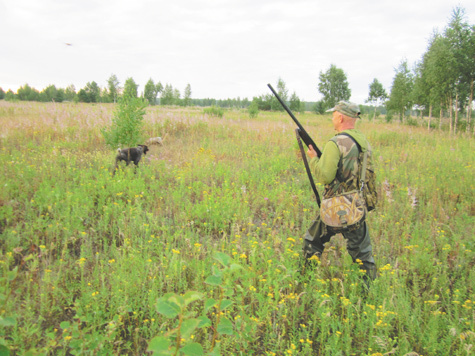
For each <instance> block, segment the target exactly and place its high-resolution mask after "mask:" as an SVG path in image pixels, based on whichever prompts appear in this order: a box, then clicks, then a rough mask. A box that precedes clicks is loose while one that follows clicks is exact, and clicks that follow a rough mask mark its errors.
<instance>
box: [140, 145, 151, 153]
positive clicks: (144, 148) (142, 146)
mask: <svg viewBox="0 0 475 356" xmlns="http://www.w3.org/2000/svg"><path fill="white" fill-rule="evenodd" d="M137 148H138V149H141V150H142V152H143V154H144V155H146V154H147V152H148V151H149V149H148V146H146V145H137Z"/></svg>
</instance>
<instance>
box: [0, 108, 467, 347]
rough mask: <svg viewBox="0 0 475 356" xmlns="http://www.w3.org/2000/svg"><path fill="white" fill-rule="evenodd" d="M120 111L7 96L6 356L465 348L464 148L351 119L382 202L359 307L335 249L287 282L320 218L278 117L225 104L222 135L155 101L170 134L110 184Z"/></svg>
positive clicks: (320, 129)
mask: <svg viewBox="0 0 475 356" xmlns="http://www.w3.org/2000/svg"><path fill="white" fill-rule="evenodd" d="M113 109H114V106H113V105H84V104H82V105H72V104H69V103H56V104H53V103H46V104H34V103H33V104H32V103H27V104H25V103H23V102H5V101H2V102H0V123H1V125H0V127H1V128H2V130H3V131H2V132H0V133H2V134H4V133H5V132H8V135H6V136H3V138H2V140H3V141H2V143H3V145H2V154H1V155H0V170H1V171H0V174H2V177H3V184H2V189H1V190H0V201H1V202H2V205H1V206H0V229H1V234H2V243H1V246H0V294H1V296H0V317H1V318H2V321H1V322H0V339H2V337H3V339H2V340H1V341H0V352H6V351H5V350H7V349H8V350H9V352H10V354H12V355H58V356H66V355H105V356H109V355H111V356H112V355H145V354H148V353H149V354H152V353H156V354H166V355H170V354H172V355H173V354H187V355H193V354H196V355H202V354H204V355H218V354H220V355H272V354H276V355H291V354H292V355H322V356H330V355H331V356H333V355H351V354H356V355H365V356H372V355H378V354H394V355H407V354H411V353H412V354H416V353H417V354H419V355H426V356H438V355H466V354H467V350H470V347H471V346H470V345H473V343H474V338H473V328H474V321H473V308H474V306H475V305H474V303H473V290H474V288H475V271H474V269H473V263H472V262H473V260H474V251H475V243H474V241H473V236H474V233H475V232H474V229H475V224H474V222H475V221H474V216H473V213H472V205H473V201H474V190H473V189H470V187H471V184H472V183H471V182H472V181H473V176H474V167H473V163H472V162H473V142H472V141H471V140H470V139H467V137H465V136H464V137H457V136H453V135H452V136H451V137H449V135H447V134H446V133H445V132H440V133H439V132H438V131H435V132H434V131H431V132H428V131H427V130H426V129H425V128H421V127H405V126H401V125H400V124H399V123H397V124H394V125H393V124H391V123H389V124H387V123H384V122H369V121H368V120H362V121H361V122H359V125H361V126H360V129H361V130H362V131H363V132H365V134H366V135H367V136H368V138H369V140H370V142H371V145H372V147H373V152H374V155H375V157H376V158H377V159H376V160H375V161H374V163H375V165H376V166H375V168H376V173H377V188H378V189H379V192H380V195H379V197H380V199H379V202H378V207H377V209H376V210H375V211H374V212H372V213H370V214H369V215H368V217H367V219H368V225H369V227H370V234H371V238H372V241H373V250H374V254H375V259H376V262H377V265H378V267H379V274H380V275H379V277H378V278H377V279H376V281H375V282H374V283H373V284H372V285H371V288H370V289H369V291H367V293H366V294H364V295H363V293H362V283H363V282H362V279H361V272H360V271H359V266H358V264H356V263H353V261H352V260H351V258H350V257H349V255H348V254H347V252H346V243H345V241H344V239H343V238H342V237H341V236H335V237H334V238H333V239H332V240H331V241H330V242H328V244H327V246H326V249H325V253H324V254H323V256H322V260H321V264H320V265H319V266H318V268H315V269H314V270H312V271H309V272H308V273H306V274H301V273H300V271H299V265H300V259H301V248H302V242H303V241H302V237H303V234H304V232H305V230H306V228H308V226H309V225H310V223H311V221H312V220H313V219H314V217H315V214H316V213H318V210H317V207H316V204H315V201H314V200H313V198H312V194H311V190H310V189H309V185H308V181H307V178H306V175H305V169H304V167H303V165H302V162H301V160H300V158H299V156H298V155H297V152H296V150H295V149H294V144H293V142H295V136H294V133H293V129H294V124H293V123H292V122H289V121H290V120H289V118H288V117H287V116H286V115H282V114H281V113H272V112H260V113H259V117H258V118H256V119H252V120H250V119H248V117H247V112H245V111H243V110H232V111H231V110H230V111H227V112H226V116H227V120H226V124H225V125H223V121H222V120H210V119H209V118H208V117H204V116H203V111H202V109H201V108H189V107H188V108H186V109H184V108H178V107H173V108H170V107H160V106H155V107H150V108H148V109H147V112H148V115H147V116H146V117H145V119H144V131H145V132H147V133H162V132H166V133H167V138H166V139H165V141H164V142H166V145H165V146H163V147H161V148H157V147H155V148H153V149H152V152H150V156H149V155H148V156H147V158H150V159H147V160H146V161H145V162H144V164H143V165H142V164H141V166H140V169H138V170H137V173H136V174H134V173H133V172H132V171H131V170H124V171H118V172H117V173H116V175H114V176H112V172H111V168H112V166H113V155H112V154H111V152H110V150H109V149H108V148H106V147H104V145H102V144H101V143H102V142H103V140H102V136H101V132H100V130H99V127H102V126H104V125H106V124H108V123H109V120H110V117H111V116H112V110H113ZM91 118H94V123H95V125H91V121H90V120H91ZM299 119H301V120H300V121H301V122H302V124H303V125H304V126H305V127H306V128H307V129H308V130H309V133H310V134H311V135H312V137H314V139H315V140H316V141H317V142H322V143H323V142H325V141H327V140H328V139H329V138H331V137H332V136H333V134H334V133H333V127H332V125H331V122H329V120H328V115H325V116H320V115H315V114H313V113H312V114H308V113H302V114H300V117H299ZM154 150H156V151H154ZM461 182H462V183H466V184H461ZM317 187H318V189H319V190H320V191H321V190H322V189H323V187H322V186H317ZM236 266H240V267H236ZM15 268H17V269H16V272H14V270H15ZM15 273H16V277H14V274H15ZM7 279H8V280H9V282H7ZM8 295H9V297H8ZM180 318H181V319H180ZM180 323H181V324H180ZM178 333H180V337H179V338H178V337H177V336H178ZM213 339H214V340H215V342H214V348H212V341H213ZM177 345H178V346H179V347H178V350H177ZM147 349H148V350H149V351H147Z"/></svg>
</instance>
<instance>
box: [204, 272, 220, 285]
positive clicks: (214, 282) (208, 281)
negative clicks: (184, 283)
mask: <svg viewBox="0 0 475 356" xmlns="http://www.w3.org/2000/svg"><path fill="white" fill-rule="evenodd" d="M205 283H206V284H211V285H212V286H220V285H221V284H222V283H223V278H222V277H221V276H217V275H215V274H213V275H211V276H208V278H206V280H205Z"/></svg>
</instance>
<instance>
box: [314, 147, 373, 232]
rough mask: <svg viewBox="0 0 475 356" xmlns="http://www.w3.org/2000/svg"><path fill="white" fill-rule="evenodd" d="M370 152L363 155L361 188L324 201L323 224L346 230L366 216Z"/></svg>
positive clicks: (321, 211)
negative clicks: (367, 170)
mask: <svg viewBox="0 0 475 356" xmlns="http://www.w3.org/2000/svg"><path fill="white" fill-rule="evenodd" d="M367 159H368V152H365V153H364V155H363V164H362V169H361V180H360V182H361V188H360V189H356V190H352V191H350V192H346V193H342V194H338V195H335V196H333V197H331V198H328V199H323V200H322V205H321V207H320V217H321V220H322V222H323V223H324V224H325V225H327V226H330V227H333V228H341V229H346V228H349V227H351V226H352V225H355V224H357V223H358V222H360V221H361V220H362V219H363V218H364V217H365V215H366V211H367V210H366V204H365V198H364V195H363V190H364V182H365V179H366V165H367Z"/></svg>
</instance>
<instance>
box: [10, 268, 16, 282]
mask: <svg viewBox="0 0 475 356" xmlns="http://www.w3.org/2000/svg"><path fill="white" fill-rule="evenodd" d="M17 272H18V266H17V267H15V268H14V269H13V270H11V271H10V272H8V281H10V282H11V281H13V280H14V279H15V278H16V276H17Z"/></svg>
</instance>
